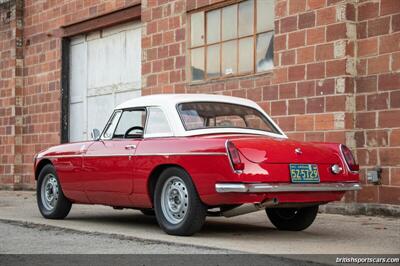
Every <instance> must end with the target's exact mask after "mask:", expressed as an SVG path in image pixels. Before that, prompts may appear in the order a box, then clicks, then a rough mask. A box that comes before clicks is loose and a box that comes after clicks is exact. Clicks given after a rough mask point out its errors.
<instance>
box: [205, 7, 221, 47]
mask: <svg viewBox="0 0 400 266" xmlns="http://www.w3.org/2000/svg"><path fill="white" fill-rule="evenodd" d="M220 40H221V10H220V9H218V10H214V11H211V12H208V13H207V43H215V42H219V41H220Z"/></svg>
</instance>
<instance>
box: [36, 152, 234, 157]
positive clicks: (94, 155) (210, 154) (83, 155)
mask: <svg viewBox="0 0 400 266" xmlns="http://www.w3.org/2000/svg"><path fill="white" fill-rule="evenodd" d="M204 155H209V156H227V154H226V153H225V152H181V153H179V152H178V153H141V154H118V153H117V154H115V153H114V154H73V155H69V154H68V155H50V156H43V158H73V157H123V156H204Z"/></svg>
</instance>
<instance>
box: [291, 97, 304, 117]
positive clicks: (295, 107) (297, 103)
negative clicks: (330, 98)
mask: <svg viewBox="0 0 400 266" xmlns="http://www.w3.org/2000/svg"><path fill="white" fill-rule="evenodd" d="M288 109H289V110H288V111H289V115H293V114H304V113H305V102H304V100H303V99H299V100H289V103H288Z"/></svg>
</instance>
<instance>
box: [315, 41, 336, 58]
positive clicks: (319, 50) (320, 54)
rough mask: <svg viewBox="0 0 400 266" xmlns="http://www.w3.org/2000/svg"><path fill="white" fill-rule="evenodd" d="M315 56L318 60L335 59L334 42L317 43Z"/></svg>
mask: <svg viewBox="0 0 400 266" xmlns="http://www.w3.org/2000/svg"><path fill="white" fill-rule="evenodd" d="M315 58H316V60H317V61H321V60H324V61H325V60H329V59H333V43H328V44H320V45H317V47H316V48H315Z"/></svg>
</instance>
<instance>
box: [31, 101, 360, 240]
mask: <svg viewBox="0 0 400 266" xmlns="http://www.w3.org/2000/svg"><path fill="white" fill-rule="evenodd" d="M92 134H93V139H94V140H93V141H85V142H77V143H69V144H63V145H59V146H55V147H51V148H49V149H47V150H45V151H42V152H39V153H38V154H36V155H35V177H36V180H37V202H38V206H39V210H40V212H41V214H42V215H43V216H44V217H45V218H49V219H62V218H64V217H66V216H67V215H68V213H69V211H70V209H71V206H72V204H74V203H79V204H104V205H109V206H112V207H114V208H116V209H121V208H132V209H139V210H141V211H142V212H143V213H144V214H147V215H155V216H156V219H157V221H158V223H159V225H160V227H161V228H162V229H163V230H164V231H165V232H166V233H168V234H173V235H192V234H194V233H195V232H197V231H199V230H200V229H201V227H202V226H203V224H204V222H205V218H206V216H225V217H232V216H236V215H241V214H246V213H250V212H253V211H258V210H265V211H266V214H267V216H268V217H269V219H270V220H271V222H272V223H273V224H274V225H275V226H276V227H277V228H278V229H280V230H303V229H305V228H307V227H309V226H310V225H311V224H312V223H313V221H314V219H315V217H316V215H317V212H318V206H319V205H320V204H325V203H328V202H331V201H336V200H340V199H341V198H342V196H343V194H344V193H345V192H346V191H350V190H358V189H360V185H359V183H358V182H359V174H358V165H357V163H356V162H355V160H354V157H353V155H352V153H351V151H350V150H349V149H348V148H347V147H346V146H345V145H343V144H336V143H312V142H310V143H306V142H298V141H293V140H289V139H288V138H287V137H286V135H285V134H284V133H283V132H282V130H281V129H280V128H279V127H278V126H277V125H276V124H275V123H274V122H273V121H272V120H271V118H270V117H269V116H268V115H267V114H266V113H265V112H264V111H263V109H262V108H260V107H259V106H258V105H257V104H256V103H254V102H252V101H250V100H246V99H241V98H235V97H228V96H220V95H206V94H203V95H202V94H172V95H152V96H144V97H139V98H135V99H132V100H129V101H127V102H125V103H122V104H121V105H119V106H117V107H116V108H115V109H114V112H113V113H112V115H111V118H110V119H109V121H108V122H107V124H106V126H105V127H104V130H103V131H102V132H101V133H100V131H98V130H93V133H92Z"/></svg>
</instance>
